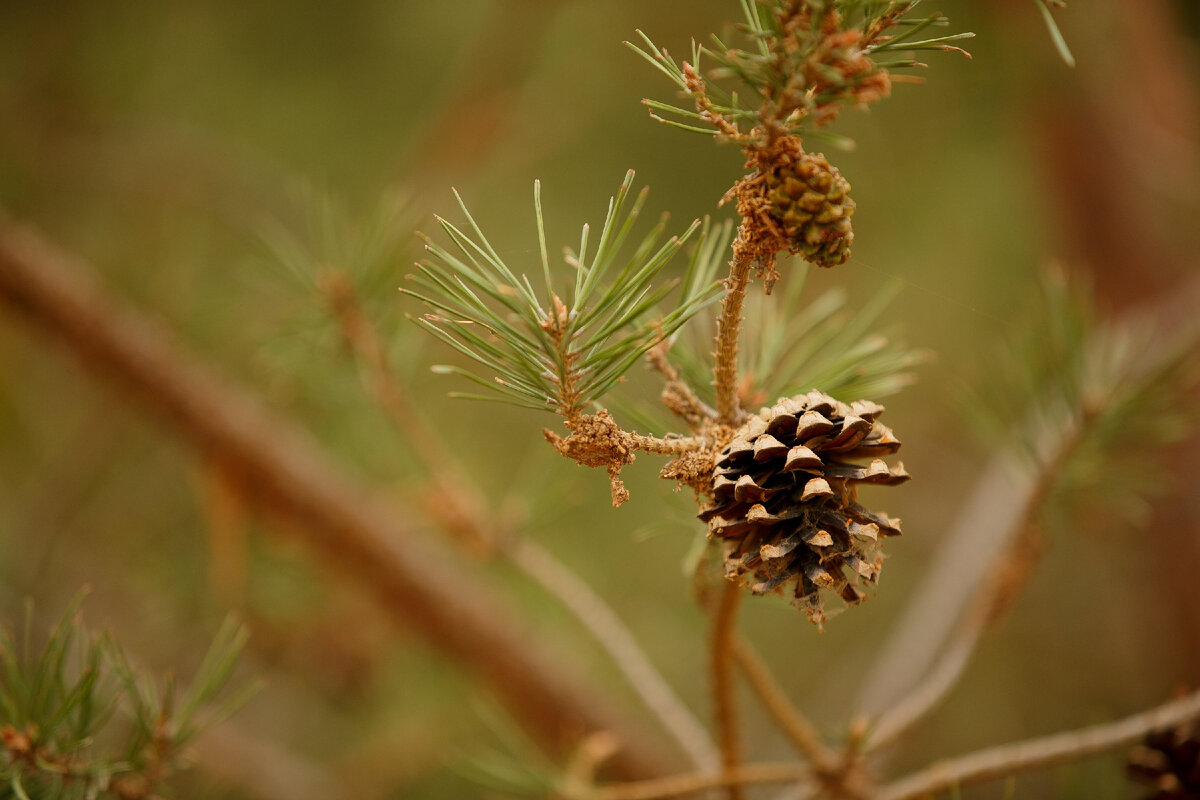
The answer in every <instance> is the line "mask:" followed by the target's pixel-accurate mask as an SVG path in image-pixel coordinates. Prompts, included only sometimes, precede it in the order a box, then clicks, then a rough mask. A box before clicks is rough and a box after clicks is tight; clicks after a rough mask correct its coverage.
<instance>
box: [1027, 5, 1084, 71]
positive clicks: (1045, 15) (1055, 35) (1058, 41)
mask: <svg viewBox="0 0 1200 800" xmlns="http://www.w3.org/2000/svg"><path fill="white" fill-rule="evenodd" d="M1035 2H1037V7H1038V10H1039V11H1041V12H1042V19H1043V20H1045V21H1046V30H1048V31H1049V32H1050V40H1051V41H1052V42H1054V48H1055V49H1056V50H1058V55H1059V57H1060V58H1062V60H1063V63H1065V64H1066V65H1067V66H1068V67H1073V66H1075V56H1073V55H1071V48H1070V47H1068V46H1067V40H1066V38H1065V37H1064V36H1063V34H1062V31H1061V30H1059V27H1058V23H1057V22H1055V20H1054V14H1053V13H1052V12H1051V11H1050V0H1035Z"/></svg>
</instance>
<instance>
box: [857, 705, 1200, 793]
mask: <svg viewBox="0 0 1200 800" xmlns="http://www.w3.org/2000/svg"><path fill="white" fill-rule="evenodd" d="M1196 717H1200V691H1195V692H1192V693H1191V694H1189V695H1186V696H1185V697H1181V698H1179V699H1178V700H1173V701H1171V702H1169V703H1164V704H1163V705H1160V706H1157V707H1156V708H1152V709H1150V710H1149V711H1143V712H1142V713H1140V714H1134V715H1133V716H1130V717H1126V718H1125V719H1122V720H1118V721H1116V722H1107V723H1104V724H1101V725H1092V726H1090V727H1087V728H1081V729H1079V730H1074V731H1067V732H1065V733H1058V734H1054V735H1052V736H1043V737H1041V738H1038V739H1029V740H1027V741H1024V742H1016V743H1014V744H1007V745H1001V746H999V747H991V748H988V749H986V750H980V751H978V752H976V753H971V754H969V755H965V756H960V757H959V758H952V759H948V760H946V761H940V762H937V763H935V764H933V765H931V766H929V767H927V768H926V769H923V770H921V771H919V772H916V773H914V774H912V775H909V776H907V777H905V778H901V779H899V780H897V781H894V782H893V783H890V784H888V785H886V786H884V787H883V788H882V789H881V790H880V792H879V795H878V798H877V800H916V799H917V798H924V797H928V796H929V795H932V794H934V793H936V792H940V791H943V790H946V789H950V788H954V787H960V786H967V785H970V784H973V783H981V782H983V781H990V780H996V779H997V778H1004V777H1007V776H1009V775H1013V774H1015V773H1018V772H1026V771H1028V770H1033V769H1039V768H1042V767H1048V766H1052V765H1054V764H1062V763H1065V762H1068V761H1075V760H1077V759H1080V758H1085V757H1087V756H1090V755H1095V754H1097V753H1103V752H1105V751H1106V750H1113V749H1116V748H1119V747H1125V746H1128V745H1131V744H1133V743H1134V742H1137V741H1138V740H1140V739H1141V738H1142V737H1143V736H1145V735H1146V734H1148V733H1153V732H1156V731H1162V730H1167V729H1169V728H1173V727H1175V726H1177V725H1180V724H1182V723H1184V722H1187V721H1189V720H1192V719H1195V718H1196Z"/></svg>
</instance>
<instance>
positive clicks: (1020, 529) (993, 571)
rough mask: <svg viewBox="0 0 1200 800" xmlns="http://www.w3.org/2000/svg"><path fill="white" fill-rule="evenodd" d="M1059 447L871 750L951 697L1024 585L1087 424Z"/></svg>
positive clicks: (1044, 462) (1069, 428)
mask: <svg viewBox="0 0 1200 800" xmlns="http://www.w3.org/2000/svg"><path fill="white" fill-rule="evenodd" d="M1055 432H1056V434H1057V436H1055V437H1047V438H1050V439H1053V441H1054V442H1055V445H1056V446H1055V448H1054V449H1053V451H1052V452H1048V453H1046V454H1045V455H1044V456H1043V458H1042V459H1041V463H1040V465H1039V467H1038V470H1037V472H1038V474H1037V475H1036V476H1034V477H1033V479H1032V486H1033V490H1032V491H1031V492H1030V493H1029V495H1028V496H1027V497H1026V499H1025V504H1024V505H1023V506H1022V508H1021V512H1020V514H1019V515H1018V516H1017V518H1016V519H1015V520H1014V521H1013V525H1014V528H1013V529H1012V531H1010V532H1009V533H1008V534H1006V535H1005V537H1004V538H1005V539H1006V540H1007V541H1008V545H1007V547H1005V549H1004V550H1002V551H1001V552H1000V553H998V554H997V555H996V557H995V558H994V559H993V562H992V564H991V566H990V568H989V571H988V574H987V575H986V576H985V577H984V579H983V580H982V581H980V583H979V587H978V589H977V590H976V592H975V596H974V597H972V598H971V601H970V606H969V607H968V609H967V611H966V612H965V613H964V615H963V618H962V621H961V622H960V623H959V627H958V629H957V631H956V632H955V633H954V635H953V637H952V638H951V640H950V642H949V644H948V645H947V647H946V649H945V650H944V651H943V652H942V654H941V656H940V657H939V658H938V660H937V661H936V662H935V664H934V666H933V668H932V669H931V670H930V671H929V673H928V674H927V675H926V676H925V677H924V678H923V679H922V680H921V682H920V683H918V684H917V685H916V686H915V687H913V688H912V689H910V690H909V692H908V693H907V694H905V695H904V697H903V698H902V699H901V700H900V701H899V702H898V703H896V705H895V706H893V707H892V708H890V709H889V710H888V711H887V712H886V713H884V714H883V715H881V716H880V718H879V720H878V722H877V723H876V725H875V727H874V730H873V731H872V732H871V734H870V736H869V737H868V739H867V742H866V747H865V750H866V752H870V751H872V750H878V749H879V748H881V747H883V746H885V745H887V744H889V743H891V742H893V741H895V740H896V739H897V738H898V737H899V736H900V735H901V734H902V733H904V732H905V731H906V730H908V729H909V728H910V727H912V726H913V725H915V724H916V723H917V722H918V721H919V720H920V719H921V718H922V717H924V716H925V715H926V714H927V713H929V712H930V711H932V710H933V709H934V708H936V707H937V705H938V704H939V703H940V702H941V701H942V700H944V699H945V698H946V696H947V695H948V694H949V693H950V691H951V690H952V689H953V688H954V687H955V686H956V685H957V684H958V681H959V679H960V678H961V677H962V675H963V673H964V672H965V671H966V668H967V664H968V662H970V660H971V656H972V655H973V654H974V652H975V648H976V646H977V645H978V644H979V640H980V639H981V638H982V636H983V634H984V632H985V631H986V630H987V629H988V628H990V627H992V626H993V625H994V624H995V623H996V622H997V620H998V619H999V618H1000V617H1001V616H1002V614H1003V612H1004V610H1005V609H1006V608H1007V607H1008V606H1009V604H1010V603H1011V602H1012V599H1013V597H1014V596H1015V595H1016V593H1017V592H1018V591H1019V590H1020V588H1021V587H1022V586H1023V585H1024V584H1025V582H1026V580H1027V579H1028V577H1029V575H1030V573H1031V572H1032V571H1033V568H1034V567H1035V566H1036V565H1037V563H1038V562H1039V561H1040V560H1041V555H1042V552H1043V550H1044V543H1043V542H1042V533H1041V528H1040V527H1039V526H1038V525H1037V523H1036V520H1037V518H1038V517H1039V516H1040V515H1041V513H1042V510H1043V509H1044V507H1045V505H1046V502H1047V501H1048V500H1049V499H1050V497H1051V495H1052V494H1053V492H1054V486H1055V480H1056V477H1057V476H1058V475H1061V474H1062V471H1063V465H1064V464H1066V463H1067V461H1069V460H1070V458H1071V456H1072V455H1073V454H1074V453H1075V451H1076V450H1077V449H1078V448H1079V446H1080V444H1081V443H1082V442H1083V440H1084V438H1085V436H1086V435H1087V429H1086V426H1085V425H1084V424H1079V423H1077V422H1075V421H1065V422H1064V423H1063V424H1062V425H1060V426H1058V427H1057V429H1056V431H1055Z"/></svg>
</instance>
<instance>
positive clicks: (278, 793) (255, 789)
mask: <svg viewBox="0 0 1200 800" xmlns="http://www.w3.org/2000/svg"><path fill="white" fill-rule="evenodd" d="M191 751H192V753H191V754H192V756H193V758H194V759H195V761H196V765H197V767H199V769H201V770H202V771H204V772H205V773H207V774H209V775H212V776H214V777H216V778H218V779H219V780H221V781H222V782H224V783H228V784H229V785H231V786H234V787H236V788H237V789H238V790H239V791H242V792H247V793H249V794H250V795H252V796H253V797H257V798H261V800H335V799H336V798H339V797H345V796H346V793H345V791H343V789H342V787H341V786H340V785H339V783H338V781H337V779H336V778H335V777H334V776H333V775H331V774H329V773H328V772H326V771H324V770H322V769H320V768H318V767H316V766H314V765H313V763H312V762H311V760H309V759H305V758H303V757H302V756H300V755H299V754H296V753H292V752H289V751H288V750H286V749H284V748H283V747H280V746H279V745H278V744H276V743H274V742H272V741H269V740H267V739H263V738H261V737H259V736H256V735H255V734H253V733H252V732H250V731H249V730H247V729H246V728H244V727H242V726H240V725H238V724H236V723H234V722H230V721H226V722H223V723H222V724H220V725H218V726H217V727H216V728H214V729H212V730H211V731H210V732H209V733H207V734H205V735H204V736H201V737H200V738H199V739H197V740H196V742H195V743H194V744H193V745H192V747H191Z"/></svg>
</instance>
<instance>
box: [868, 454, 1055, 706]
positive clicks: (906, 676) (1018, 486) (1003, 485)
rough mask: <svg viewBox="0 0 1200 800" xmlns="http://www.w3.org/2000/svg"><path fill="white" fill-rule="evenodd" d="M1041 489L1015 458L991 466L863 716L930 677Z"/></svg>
mask: <svg viewBox="0 0 1200 800" xmlns="http://www.w3.org/2000/svg"><path fill="white" fill-rule="evenodd" d="M1035 489H1036V485H1035V482H1034V480H1033V477H1032V476H1031V475H1030V474H1029V471H1028V470H1026V469H1023V468H1022V466H1021V465H1020V464H1019V463H1018V461H1017V459H1016V458H1015V457H1014V456H1012V455H1011V454H1009V453H1001V454H999V455H997V456H996V457H995V458H994V459H992V461H991V462H990V463H989V464H988V465H987V467H986V468H985V469H984V471H983V474H981V475H980V476H979V479H978V480H977V481H976V482H975V487H974V489H973V490H972V491H971V494H970V495H969V496H968V497H967V500H966V501H965V502H964V503H963V506H962V509H961V510H960V511H959V513H958V516H957V517H956V518H955V521H954V523H953V524H952V525H951V526H950V529H949V531H947V533H946V534H945V535H944V536H943V537H942V543H941V545H940V547H939V548H938V554H937V556H936V557H935V559H934V561H933V563H932V564H931V565H930V566H929V568H928V569H927V570H926V572H925V577H924V578H923V579H922V582H921V585H920V586H919V587H918V588H917V590H916V591H915V592H914V593H913V596H912V598H911V599H910V600H909V601H908V603H907V605H906V607H905V610H904V611H903V613H902V615H901V617H900V619H899V620H897V621H896V622H895V623H893V625H892V627H891V632H890V633H889V635H888V637H887V641H886V642H885V644H884V646H883V648H882V649H881V650H880V654H879V656H878V657H877V659H876V661H875V663H874V664H873V665H872V667H871V669H870V670H869V671H868V673H867V675H866V676H865V677H864V679H863V681H862V685H863V686H864V687H865V691H864V693H863V695H862V696H861V697H860V698H859V702H858V705H859V709H860V712H861V713H863V714H865V715H867V716H871V717H873V716H876V715H877V714H879V713H880V712H882V711H884V710H886V709H889V708H892V707H893V706H895V705H896V703H897V702H898V700H899V699H900V698H902V697H903V696H904V695H905V694H906V693H907V692H908V691H909V690H910V689H911V688H912V686H913V685H914V684H915V683H916V682H917V681H918V680H919V679H920V677H921V675H922V674H924V673H925V672H926V670H927V669H928V667H929V664H930V663H931V661H932V660H933V658H934V656H935V655H936V654H937V652H938V650H939V648H940V647H941V646H942V643H943V642H944V641H945V639H946V637H947V635H948V634H949V633H950V631H951V630H952V629H953V627H954V625H955V623H956V622H957V621H958V619H959V609H962V608H964V607H966V606H967V605H968V604H969V603H970V598H971V596H972V595H974V594H975V593H976V592H977V591H978V588H979V585H980V584H981V582H982V581H983V579H984V575H985V573H986V572H987V570H988V566H989V565H990V564H992V563H994V562H995V560H996V558H997V557H998V555H999V554H1000V553H1001V552H1003V551H1004V550H1005V547H1006V545H1007V543H1008V541H1009V537H1010V536H1011V535H1013V534H1014V533H1015V532H1016V531H1018V530H1020V524H1021V523H1020V520H1021V519H1022V517H1023V509H1025V508H1026V507H1027V506H1028V504H1029V498H1030V497H1031V496H1032V495H1033V493H1034V491H1035Z"/></svg>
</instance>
